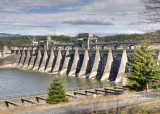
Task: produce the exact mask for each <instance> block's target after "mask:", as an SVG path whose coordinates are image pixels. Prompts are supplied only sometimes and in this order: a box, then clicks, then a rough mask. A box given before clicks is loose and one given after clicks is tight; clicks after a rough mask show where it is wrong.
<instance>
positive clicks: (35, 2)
mask: <svg viewBox="0 0 160 114" xmlns="http://www.w3.org/2000/svg"><path fill="white" fill-rule="evenodd" d="M80 1H81V0H0V11H6V12H24V11H25V10H31V9H39V8H41V7H46V8H49V7H57V6H59V7H60V6H61V7H65V6H70V5H73V4H76V3H79V2H80Z"/></svg>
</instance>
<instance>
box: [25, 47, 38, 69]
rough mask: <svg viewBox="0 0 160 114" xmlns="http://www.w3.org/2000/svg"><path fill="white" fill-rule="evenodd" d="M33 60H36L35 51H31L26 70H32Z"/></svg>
mask: <svg viewBox="0 0 160 114" xmlns="http://www.w3.org/2000/svg"><path fill="white" fill-rule="evenodd" d="M35 58H36V55H35V50H33V51H32V57H31V60H30V62H29V64H28V67H27V69H32V68H33V65H34V61H35Z"/></svg>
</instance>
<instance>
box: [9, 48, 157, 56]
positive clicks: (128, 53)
mask: <svg viewBox="0 0 160 114" xmlns="http://www.w3.org/2000/svg"><path fill="white" fill-rule="evenodd" d="M13 51H14V50H12V52H13ZM53 51H54V53H55V54H58V50H53ZM157 51H158V50H156V52H157ZM22 52H23V50H21V53H22ZM31 52H32V50H30V53H31ZM108 52H109V49H106V50H103V49H99V53H100V55H105V54H108ZM126 52H127V55H128V56H129V55H132V53H133V52H134V50H133V49H126ZM16 53H18V50H16ZM25 53H27V50H25ZM35 53H38V50H35ZM41 53H42V54H43V53H44V50H41ZM47 53H48V55H50V53H51V50H47ZM74 53H75V50H69V54H74ZM84 53H85V50H83V49H78V54H79V55H81V54H84ZM95 53H96V50H93V49H92V50H91V49H90V50H88V54H89V55H94V54H95ZM112 53H113V55H118V54H120V55H121V54H122V53H123V49H118V50H116V49H113V50H112ZM61 54H66V50H61Z"/></svg>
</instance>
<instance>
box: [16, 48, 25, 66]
mask: <svg viewBox="0 0 160 114" xmlns="http://www.w3.org/2000/svg"><path fill="white" fill-rule="evenodd" d="M25 57H26V53H25V50H24V49H23V52H22V56H21V60H20V62H19V64H18V67H19V68H21V67H22V66H23V63H24V61H25Z"/></svg>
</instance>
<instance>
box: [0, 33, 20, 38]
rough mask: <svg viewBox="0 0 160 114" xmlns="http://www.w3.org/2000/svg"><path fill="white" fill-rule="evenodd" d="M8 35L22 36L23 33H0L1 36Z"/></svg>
mask: <svg viewBox="0 0 160 114" xmlns="http://www.w3.org/2000/svg"><path fill="white" fill-rule="evenodd" d="M8 36H22V35H21V34H9V33H0V37H8Z"/></svg>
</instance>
